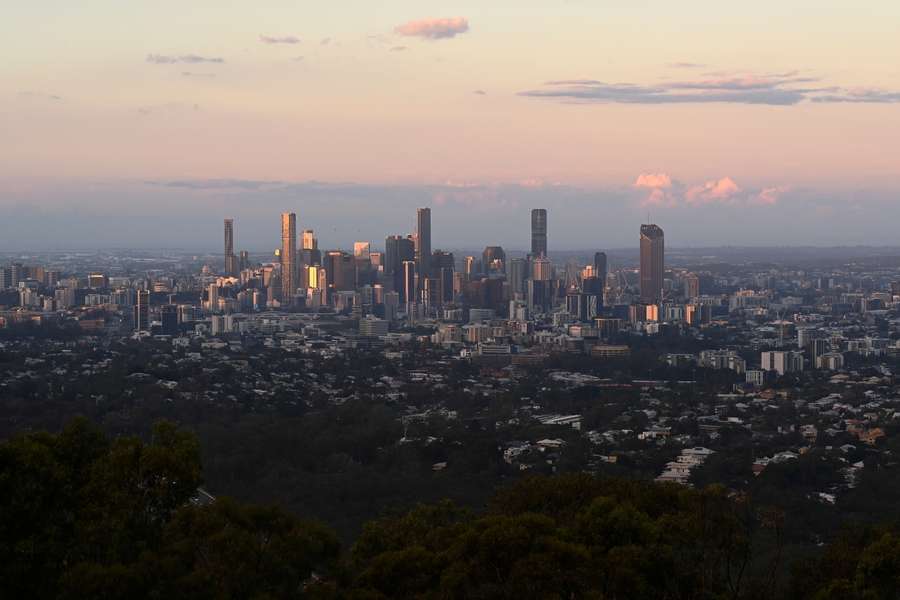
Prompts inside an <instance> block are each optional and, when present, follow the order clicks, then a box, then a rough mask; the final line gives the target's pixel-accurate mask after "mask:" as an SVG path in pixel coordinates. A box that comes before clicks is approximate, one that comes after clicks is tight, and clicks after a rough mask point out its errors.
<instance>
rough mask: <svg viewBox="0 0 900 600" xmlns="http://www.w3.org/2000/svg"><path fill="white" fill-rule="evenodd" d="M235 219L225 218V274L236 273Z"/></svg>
mask: <svg viewBox="0 0 900 600" xmlns="http://www.w3.org/2000/svg"><path fill="white" fill-rule="evenodd" d="M236 272H237V269H236V268H235V259H234V219H225V274H226V275H235V274H236Z"/></svg>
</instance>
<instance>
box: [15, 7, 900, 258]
mask: <svg viewBox="0 0 900 600" xmlns="http://www.w3.org/2000/svg"><path fill="white" fill-rule="evenodd" d="M9 4H10V6H6V7H4V11H3V18H2V19H0V40H2V41H0V48H2V50H3V51H2V53H0V211H2V212H3V213H4V214H5V216H4V218H3V221H4V224H3V226H2V227H3V228H4V230H5V231H3V235H0V250H14V249H16V248H19V247H25V246H28V245H33V246H47V245H54V246H56V247H60V248H63V247H89V246H116V245H128V244H131V245H139V246H180V247H192V248H193V247H209V248H210V249H214V248H217V247H218V244H219V243H220V238H221V219H222V218H224V217H231V216H233V217H235V219H236V237H237V239H238V245H242V247H243V246H246V247H250V248H254V249H255V248H268V247H269V246H274V245H275V244H276V243H277V231H278V214H279V213H280V212H282V211H285V210H293V211H295V212H297V213H298V227H299V228H301V229H303V228H314V229H317V230H318V231H320V238H321V239H322V240H323V243H324V244H329V245H334V246H344V247H346V246H348V245H351V244H352V241H353V240H354V239H356V238H357V237H358V238H360V239H372V240H374V241H376V243H377V245H380V243H382V242H383V238H384V236H385V235H387V234H389V233H402V232H405V231H408V230H410V229H411V228H412V222H413V217H414V215H413V214H411V212H410V211H411V209H412V208H414V207H415V206H432V207H433V211H434V220H435V223H434V235H435V243H436V246H438V245H443V246H446V247H463V246H466V245H468V244H474V245H482V246H483V245H485V244H488V243H501V244H503V245H505V246H508V247H510V248H522V247H525V245H526V244H527V239H528V237H527V222H528V219H527V211H528V209H530V208H532V207H535V206H546V207H547V208H549V209H550V211H551V212H550V245H551V248H552V247H553V246H554V245H556V247H558V248H590V247H599V248H602V247H622V246H629V245H634V244H635V243H636V239H637V228H638V225H639V223H640V222H641V221H643V220H645V219H646V218H647V216H646V215H647V213H648V212H649V213H650V215H651V218H652V220H654V221H655V222H657V223H659V224H660V225H661V226H662V227H663V228H664V229H666V232H667V241H669V243H671V244H673V245H676V246H702V245H714V244H727V243H732V244H752V245H760V244H858V243H870V244H895V245H896V244H898V243H900V240H898V239H897V235H896V225H895V224H896V222H897V220H898V218H900V150H898V146H900V36H898V35H897V31H898V27H900V3H898V2H896V1H890V0H872V1H869V2H866V3H851V2H847V1H845V0H844V1H823V0H819V1H816V2H813V1H807V0H792V1H787V2H786V1H784V0H780V1H769V0H758V1H756V2H741V3H737V2H720V1H718V2H713V1H706V0H689V1H687V2H681V3H675V2H671V1H650V0H632V1H630V2H612V1H609V2H601V1H598V0H530V1H529V0H525V1H523V0H518V1H515V2H513V1H511V0H490V1H485V0H480V1H478V2H475V1H455V2H431V1H427V0H408V1H407V0H385V1H381V2H377V1H372V0H353V1H350V0H331V1H329V2H319V1H313V0H304V1H298V0H294V1H287V0H284V1H279V0H260V1H258V2H249V1H246V0H233V1H230V2H222V1H221V0H217V1H213V0H189V1H186V0H180V1H178V2H175V1H169V0H156V1H153V2H149V1H135V2H122V1H121V0H104V1H99V0H78V1H77V2H73V1H71V0H65V1H64V0H40V1H33V2H25V1H15V2H10V3H9ZM242 236H243V237H242Z"/></svg>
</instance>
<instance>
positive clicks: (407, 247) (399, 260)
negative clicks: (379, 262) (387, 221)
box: [384, 235, 416, 297]
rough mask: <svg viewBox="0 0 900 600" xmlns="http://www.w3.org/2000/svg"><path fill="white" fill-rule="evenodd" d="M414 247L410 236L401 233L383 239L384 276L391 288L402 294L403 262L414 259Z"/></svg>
mask: <svg viewBox="0 0 900 600" xmlns="http://www.w3.org/2000/svg"><path fill="white" fill-rule="evenodd" d="M415 257H416V249H415V244H414V243H413V240H412V238H409V237H403V236H401V235H392V236H388V238H387V239H386V240H384V277H385V279H386V280H388V281H390V282H391V283H392V284H393V286H394V287H393V290H394V291H395V292H397V293H398V294H400V296H401V297H402V296H403V285H404V284H403V262H404V261H407V260H415Z"/></svg>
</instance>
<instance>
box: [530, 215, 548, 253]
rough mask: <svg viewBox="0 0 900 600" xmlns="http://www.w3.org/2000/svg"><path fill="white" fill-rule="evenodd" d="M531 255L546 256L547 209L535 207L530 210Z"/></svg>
mask: <svg viewBox="0 0 900 600" xmlns="http://www.w3.org/2000/svg"><path fill="white" fill-rule="evenodd" d="M531 256H533V257H534V258H539V257H542V256H543V257H546V256H547V209H546V208H535V209H533V210H532V211H531Z"/></svg>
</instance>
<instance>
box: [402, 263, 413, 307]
mask: <svg viewBox="0 0 900 600" xmlns="http://www.w3.org/2000/svg"><path fill="white" fill-rule="evenodd" d="M416 279H417V277H416V263H415V261H412V260H404V261H403V289H402V290H401V296H400V301H401V302H404V303H414V302H415V301H416Z"/></svg>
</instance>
